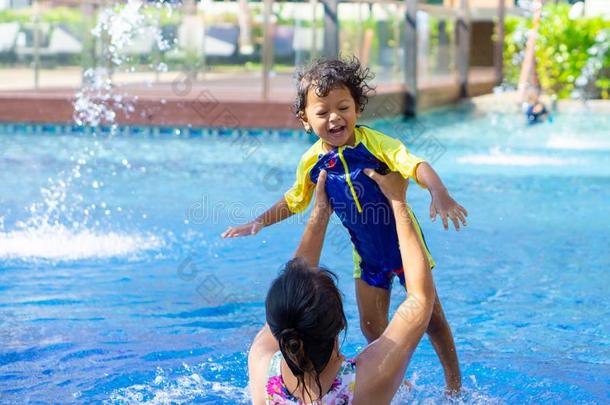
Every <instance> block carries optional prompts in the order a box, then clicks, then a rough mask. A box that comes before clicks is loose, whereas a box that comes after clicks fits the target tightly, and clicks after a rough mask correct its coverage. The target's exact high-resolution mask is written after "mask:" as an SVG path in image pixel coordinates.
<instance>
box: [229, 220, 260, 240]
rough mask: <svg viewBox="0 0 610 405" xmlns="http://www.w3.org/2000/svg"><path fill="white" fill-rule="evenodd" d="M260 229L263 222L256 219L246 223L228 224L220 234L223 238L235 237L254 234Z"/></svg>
mask: <svg viewBox="0 0 610 405" xmlns="http://www.w3.org/2000/svg"><path fill="white" fill-rule="evenodd" d="M261 229H263V224H262V223H261V222H258V221H252V222H248V223H247V224H243V225H238V226H230V227H229V229H227V230H226V231H224V232H223V233H222V234H221V235H220V236H221V237H223V238H237V237H238V236H251V235H256V234H257V233H258V232H259V231H260V230H261Z"/></svg>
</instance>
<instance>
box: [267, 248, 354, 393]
mask: <svg viewBox="0 0 610 405" xmlns="http://www.w3.org/2000/svg"><path fill="white" fill-rule="evenodd" d="M335 280H336V276H335V275H334V274H333V273H332V272H330V271H329V270H326V269H323V268H318V267H311V266H309V265H308V264H307V262H306V261H305V260H303V259H301V258H295V259H292V260H291V261H289V262H288V263H286V266H285V267H284V269H283V270H282V272H281V273H280V275H279V276H278V277H277V278H276V279H275V280H274V281H273V284H271V288H270V289H269V292H268V293H267V299H266V300H265V309H266V312H267V324H268V325H269V328H270V329H271V333H273V336H275V338H276V339H277V340H278V342H279V346H280V350H281V352H282V355H283V356H284V360H286V364H288V367H290V371H292V374H294V375H295V377H296V378H297V380H298V384H297V389H298V387H299V386H303V388H304V389H306V388H305V374H306V373H311V374H313V376H314V379H315V382H316V384H317V386H318V392H319V397H322V396H323V394H322V386H321V384H320V373H321V372H322V370H324V368H325V367H326V365H327V364H328V362H329V360H330V357H331V355H332V353H333V349H334V347H335V342H336V341H337V336H338V335H339V333H340V332H341V331H342V330H343V329H345V328H346V327H347V320H346V319H345V313H344V312H343V301H342V299H341V293H340V292H339V289H338V288H337V285H336V284H335ZM307 394H308V395H309V396H310V398H311V399H313V397H312V395H311V393H309V392H307ZM318 399H319V398H318Z"/></svg>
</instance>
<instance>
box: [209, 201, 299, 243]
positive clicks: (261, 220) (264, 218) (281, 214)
mask: <svg viewBox="0 0 610 405" xmlns="http://www.w3.org/2000/svg"><path fill="white" fill-rule="evenodd" d="M292 215H294V213H293V212H292V211H290V208H288V204H287V203H286V199H285V198H284V197H282V198H280V199H279V200H278V201H277V202H276V203H275V204H273V206H272V207H271V208H269V209H268V210H267V211H265V212H263V213H262V214H261V215H260V216H258V218H256V219H255V220H253V221H250V222H248V223H247V224H243V225H238V226H230V227H229V228H228V229H227V230H226V231H224V232H223V233H222V234H221V235H220V236H221V237H223V238H236V237H238V236H250V235H256V234H257V233H258V232H259V231H260V230H261V229H263V228H264V227H265V226H269V225H273V224H275V223H277V222H281V221H283V220H285V219H286V218H289V217H291V216H292Z"/></svg>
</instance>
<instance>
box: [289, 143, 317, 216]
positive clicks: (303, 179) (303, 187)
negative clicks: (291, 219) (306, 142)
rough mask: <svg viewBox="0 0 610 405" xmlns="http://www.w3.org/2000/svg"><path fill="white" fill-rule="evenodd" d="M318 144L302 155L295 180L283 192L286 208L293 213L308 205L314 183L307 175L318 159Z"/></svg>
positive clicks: (302, 209)
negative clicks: (288, 188)
mask: <svg viewBox="0 0 610 405" xmlns="http://www.w3.org/2000/svg"><path fill="white" fill-rule="evenodd" d="M319 149H320V148H319V145H318V143H317V142H316V143H315V144H314V145H313V146H312V147H311V148H310V149H309V150H308V151H307V152H306V153H305V154H304V155H303V156H302V157H301V161H300V162H299V166H298V167H297V173H296V180H295V182H294V184H293V185H292V187H291V188H290V190H288V191H287V192H286V193H285V194H284V199H285V200H286V204H288V208H289V209H290V211H292V212H293V213H295V214H298V213H299V212H302V211H304V210H305V209H307V207H308V206H309V203H310V201H311V197H312V196H313V191H314V188H315V185H314V184H313V182H312V181H311V177H309V172H310V171H311V168H312V167H313V166H314V165H315V164H316V162H317V161H318V150H319Z"/></svg>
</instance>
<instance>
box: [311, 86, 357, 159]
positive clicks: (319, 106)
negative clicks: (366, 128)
mask: <svg viewBox="0 0 610 405" xmlns="http://www.w3.org/2000/svg"><path fill="white" fill-rule="evenodd" d="M358 117H360V112H359V111H356V102H355V101H354V98H353V97H352V93H350V91H349V89H348V88H347V87H345V86H340V87H336V88H334V89H332V90H331V91H329V92H328V94H327V95H326V97H320V96H318V95H317V94H316V91H315V84H312V86H311V87H310V88H309V90H308V91H307V103H306V107H305V112H304V114H303V115H302V116H301V120H302V122H303V126H304V127H305V129H307V128H308V127H309V128H311V129H312V130H313V132H315V134H316V135H317V136H319V137H320V138H321V139H322V141H324V143H326V144H327V145H329V146H332V147H337V146H343V145H352V146H353V145H354V128H355V127H356V120H357V119H358Z"/></svg>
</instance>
